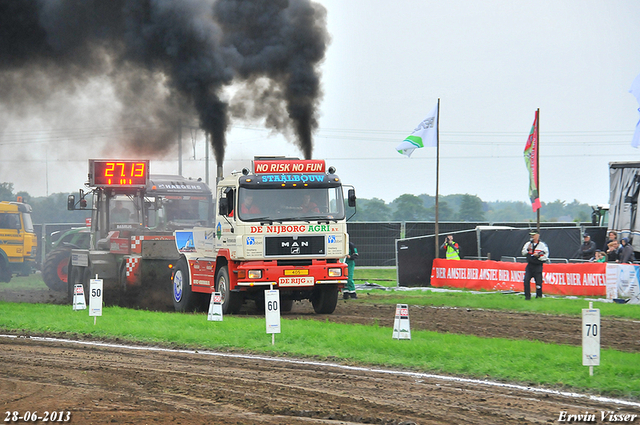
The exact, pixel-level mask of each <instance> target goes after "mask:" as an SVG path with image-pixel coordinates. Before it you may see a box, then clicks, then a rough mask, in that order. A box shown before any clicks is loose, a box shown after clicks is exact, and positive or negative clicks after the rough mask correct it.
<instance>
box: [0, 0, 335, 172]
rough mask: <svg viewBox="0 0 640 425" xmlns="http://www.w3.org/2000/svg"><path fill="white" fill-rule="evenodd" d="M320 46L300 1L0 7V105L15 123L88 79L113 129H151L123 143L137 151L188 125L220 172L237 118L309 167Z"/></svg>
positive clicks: (316, 20)
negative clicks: (283, 144)
mask: <svg viewBox="0 0 640 425" xmlns="http://www.w3.org/2000/svg"><path fill="white" fill-rule="evenodd" d="M328 42H329V35H328V33H327V30H326V10H325V9H324V7H322V6H321V5H318V4H316V3H313V2H311V1H309V0H251V1H250V0H218V1H213V0H180V1H174V0H0V92H1V93H2V94H3V95H2V96H1V97H0V106H1V107H2V109H4V110H6V111H10V112H12V113H13V114H17V115H25V114H28V113H29V111H30V110H31V108H32V107H33V105H42V104H46V102H47V101H48V100H49V99H51V97H52V96H53V95H55V94H60V93H67V94H73V93H77V92H78V91H82V90H85V89H86V87H87V86H88V85H89V83H90V82H91V81H95V80H96V78H98V79H103V80H104V82H105V83H106V84H109V85H110V86H111V87H112V90H113V95H114V96H115V98H116V99H117V101H118V102H119V103H120V104H121V112H120V116H119V117H118V120H119V124H120V125H122V126H136V127H151V128H154V127H155V128H159V129H160V130H157V131H154V132H153V134H152V135H151V136H150V135H149V134H146V133H145V134H136V135H135V136H134V137H132V138H131V139H130V140H128V143H129V144H130V145H131V146H133V147H135V148H136V149H137V150H138V151H141V152H158V151H160V152H161V151H165V150H167V149H168V148H169V147H170V146H172V145H173V144H174V143H175V138H176V135H175V134H176V132H175V126H177V125H178V124H179V120H180V119H185V120H189V119H190V118H192V117H197V119H198V122H199V126H200V127H201V128H202V129H203V130H205V131H206V132H208V133H209V134H210V135H211V141H212V145H213V148H214V153H215V157H216V162H217V163H218V165H222V162H223V160H224V152H225V147H226V141H225V133H226V130H227V127H228V125H229V122H230V120H231V119H233V118H241V119H251V120H264V121H265V123H266V125H267V126H268V127H269V128H271V129H273V130H274V131H278V132H281V133H283V134H285V135H287V136H291V137H293V138H294V139H295V141H296V143H297V145H298V147H299V148H300V150H301V151H302V153H303V155H304V156H305V158H311V156H312V151H313V140H312V134H313V132H314V130H316V129H317V126H318V122H317V109H318V105H319V101H320V99H321V96H322V92H321V87H320V75H319V71H318V68H319V64H320V63H321V62H322V60H323V59H324V55H325V51H326V47H327V44H328ZM231 84H233V85H234V88H235V89H236V90H235V95H234V96H232V97H231V98H230V99H225V98H224V97H222V94H223V89H224V88H225V87H228V86H230V85H231ZM107 107H108V105H105V108H107Z"/></svg>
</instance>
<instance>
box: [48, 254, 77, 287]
mask: <svg viewBox="0 0 640 425" xmlns="http://www.w3.org/2000/svg"><path fill="white" fill-rule="evenodd" d="M70 258H71V248H59V249H56V250H53V251H51V252H50V253H48V254H47V257H46V258H45V260H44V265H43V266H42V280H44V283H45V285H47V286H48V287H49V289H51V290H52V291H56V292H64V291H66V290H67V280H68V278H69V259H70Z"/></svg>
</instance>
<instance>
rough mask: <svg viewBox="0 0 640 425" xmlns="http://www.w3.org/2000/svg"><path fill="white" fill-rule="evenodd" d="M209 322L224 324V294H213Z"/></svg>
mask: <svg viewBox="0 0 640 425" xmlns="http://www.w3.org/2000/svg"><path fill="white" fill-rule="evenodd" d="M207 320H209V321H213V322H222V294H221V293H220V292H214V293H213V294H211V302H210V303H209V314H208V316H207Z"/></svg>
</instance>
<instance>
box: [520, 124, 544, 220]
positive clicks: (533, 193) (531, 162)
mask: <svg viewBox="0 0 640 425" xmlns="http://www.w3.org/2000/svg"><path fill="white" fill-rule="evenodd" d="M538 143H539V140H538V111H536V116H535V118H534V119H533V125H532V126H531V132H530V133H529V138H528V139H527V144H526V145H525V147H524V162H525V164H527V170H528V171H529V198H530V199H531V208H533V212H536V211H538V209H539V208H540V194H539V192H538V183H539V180H538V178H539V174H538V172H539V170H538Z"/></svg>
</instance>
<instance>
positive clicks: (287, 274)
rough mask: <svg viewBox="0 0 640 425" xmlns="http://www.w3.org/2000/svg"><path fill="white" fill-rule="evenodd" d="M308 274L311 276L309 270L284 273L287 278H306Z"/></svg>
mask: <svg viewBox="0 0 640 425" xmlns="http://www.w3.org/2000/svg"><path fill="white" fill-rule="evenodd" d="M308 274H309V270H307V269H301V270H297V269H293V270H285V271H284V275H285V276H302V275H305V276H306V275H308Z"/></svg>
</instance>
